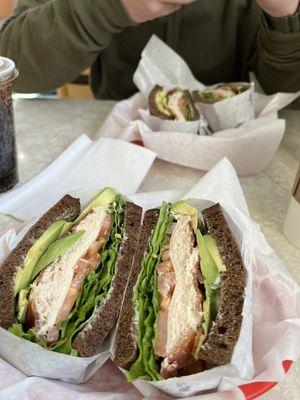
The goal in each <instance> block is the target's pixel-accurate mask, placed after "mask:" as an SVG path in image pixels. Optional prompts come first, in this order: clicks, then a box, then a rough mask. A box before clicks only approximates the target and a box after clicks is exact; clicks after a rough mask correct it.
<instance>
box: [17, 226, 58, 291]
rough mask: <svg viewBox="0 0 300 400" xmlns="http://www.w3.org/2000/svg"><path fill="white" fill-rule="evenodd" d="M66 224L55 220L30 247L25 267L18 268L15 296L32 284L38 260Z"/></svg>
mask: <svg viewBox="0 0 300 400" xmlns="http://www.w3.org/2000/svg"><path fill="white" fill-rule="evenodd" d="M65 224H66V222H65V221H56V222H53V224H51V225H50V226H49V227H48V229H47V230H46V231H45V232H44V233H43V234H42V236H41V237H39V238H38V239H37V240H36V241H35V243H34V245H33V246H32V247H31V248H30V249H29V251H28V253H27V255H26V258H25V261H24V267H23V268H20V269H18V271H17V274H16V277H15V285H14V296H16V295H17V294H18V293H19V292H20V291H21V290H22V289H25V288H26V287H27V286H28V285H29V284H30V282H31V276H32V272H33V270H34V268H35V266H36V264H37V262H38V261H39V259H40V258H41V257H42V255H43V254H44V253H45V251H46V250H47V249H48V247H49V246H50V244H51V243H53V242H54V241H55V240H56V239H57V238H58V237H59V236H60V234H61V232H62V230H63V229H64V227H65Z"/></svg>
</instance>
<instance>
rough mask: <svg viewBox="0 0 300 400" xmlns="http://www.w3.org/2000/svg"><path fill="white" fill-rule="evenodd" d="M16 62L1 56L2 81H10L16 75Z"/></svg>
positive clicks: (0, 81) (0, 75) (0, 79)
mask: <svg viewBox="0 0 300 400" xmlns="http://www.w3.org/2000/svg"><path fill="white" fill-rule="evenodd" d="M16 74H17V70H16V65H15V63H14V62H13V61H12V60H10V59H9V58H6V57H0V83H3V82H6V81H9V80H11V79H14V78H15V77H16Z"/></svg>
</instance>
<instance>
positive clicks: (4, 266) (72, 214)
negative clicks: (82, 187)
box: [0, 195, 80, 329]
mask: <svg viewBox="0 0 300 400" xmlns="http://www.w3.org/2000/svg"><path fill="white" fill-rule="evenodd" d="M79 213H80V202H79V200H78V199H74V198H73V197H71V196H69V195H66V196H64V197H63V198H62V199H61V200H59V201H58V202H57V203H56V204H55V205H54V206H53V207H52V208H50V210H48V211H47V212H46V213H45V214H44V215H43V216H42V217H41V218H40V219H39V220H38V221H37V222H36V223H35V224H34V225H33V226H32V227H31V228H30V230H29V231H28V232H27V233H26V235H25V236H24V238H23V239H22V240H21V241H20V243H19V244H18V245H17V246H16V247H15V248H14V249H13V250H12V251H11V252H10V254H9V255H8V256H7V257H6V259H5V260H4V261H3V262H2V263H1V264H0V326H1V327H2V328H4V329H8V328H9V327H10V326H11V325H12V324H13V323H14V315H15V299H14V280H15V274H16V272H17V269H19V268H22V267H23V264H24V260H25V257H26V255H27V253H28V251H29V249H30V248H31V247H32V245H33V244H34V242H35V241H36V240H37V239H38V238H39V237H40V236H41V235H42V234H43V233H44V232H45V230H46V229H48V227H49V226H50V225H51V224H52V223H53V222H55V221H59V220H65V221H68V222H71V221H74V219H75V218H76V217H77V216H78V215H79Z"/></svg>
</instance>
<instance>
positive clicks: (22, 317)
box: [17, 287, 30, 323]
mask: <svg viewBox="0 0 300 400" xmlns="http://www.w3.org/2000/svg"><path fill="white" fill-rule="evenodd" d="M29 291H30V288H29V287H27V288H26V289H22V290H20V293H19V298H18V304H17V311H18V315H17V318H18V321H20V322H21V323H24V322H26V314H27V307H28V299H27V297H28V295H29Z"/></svg>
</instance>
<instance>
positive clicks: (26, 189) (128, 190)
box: [0, 135, 155, 220]
mask: <svg viewBox="0 0 300 400" xmlns="http://www.w3.org/2000/svg"><path fill="white" fill-rule="evenodd" d="M154 159H155V153H153V152H152V151H150V150H147V149H144V148H142V147H140V146H136V145H132V144H130V143H126V142H124V141H120V140H113V139H107V138H101V139H99V140H97V141H95V142H92V141H91V139H89V138H88V137H87V136H86V135H82V136H81V137H80V138H79V139H77V140H76V141H75V142H74V143H73V144H72V145H71V146H70V147H69V148H68V149H67V150H66V151H64V152H63V153H62V154H61V155H60V156H59V157H58V158H57V159H56V160H55V161H54V162H53V163H52V164H50V165H49V166H48V167H47V168H46V169H44V170H43V171H42V172H40V173H39V174H38V175H36V176H35V177H33V178H32V179H30V180H29V181H27V182H26V183H24V184H22V185H21V186H19V187H16V188H15V189H13V190H11V191H10V192H8V193H7V194H3V195H2V196H0V213H3V214H10V215H13V216H14V217H16V218H19V219H21V220H28V219H30V218H32V217H35V216H36V215H39V214H42V213H43V212H44V211H46V210H47V209H49V208H50V206H51V205H53V204H54V203H55V202H56V201H57V200H59V198H60V197H62V196H63V195H64V194H65V193H70V192H74V191H84V190H86V189H90V188H97V187H104V186H112V187H114V188H116V189H118V190H119V191H120V192H121V193H123V194H132V193H135V192H136V191H137V189H138V188H139V186H140V184H141V183H142V181H143V179H144V178H145V176H146V175H147V173H148V171H149V169H150V167H151V165H152V163H153V161H154Z"/></svg>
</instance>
